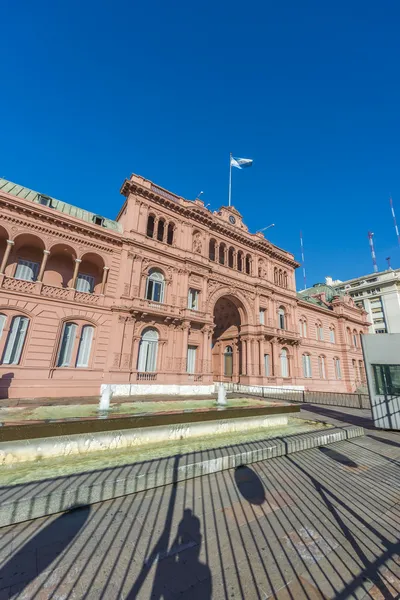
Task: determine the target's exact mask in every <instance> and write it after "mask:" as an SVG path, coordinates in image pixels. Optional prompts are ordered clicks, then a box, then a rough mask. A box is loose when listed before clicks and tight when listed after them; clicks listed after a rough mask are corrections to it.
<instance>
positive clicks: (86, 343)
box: [76, 325, 94, 368]
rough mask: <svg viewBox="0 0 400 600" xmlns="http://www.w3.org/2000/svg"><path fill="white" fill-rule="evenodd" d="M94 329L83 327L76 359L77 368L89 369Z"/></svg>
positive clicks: (90, 326)
mask: <svg viewBox="0 0 400 600" xmlns="http://www.w3.org/2000/svg"><path fill="white" fill-rule="evenodd" d="M93 332H94V327H92V325H84V326H83V327H82V333H81V339H80V341H79V348H78V356H77V359H76V366H77V367H80V368H82V367H88V366H89V358H90V351H91V349H92V341H93Z"/></svg>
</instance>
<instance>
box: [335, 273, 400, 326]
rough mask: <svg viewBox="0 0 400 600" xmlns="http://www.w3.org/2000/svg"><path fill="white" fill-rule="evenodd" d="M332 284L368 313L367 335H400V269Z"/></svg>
mask: <svg viewBox="0 0 400 600" xmlns="http://www.w3.org/2000/svg"><path fill="white" fill-rule="evenodd" d="M327 281H328V282H330V278H327ZM332 283H333V285H334V287H335V289H336V290H337V291H339V292H340V293H347V294H349V296H350V297H351V298H353V300H354V302H355V304H356V306H358V307H359V308H362V309H363V310H365V311H366V312H367V314H368V321H369V322H370V328H369V333H400V269H388V270H387V271H381V272H379V273H371V274H370V275H366V276H363V277H356V278H355V279H349V280H348V281H335V282H332Z"/></svg>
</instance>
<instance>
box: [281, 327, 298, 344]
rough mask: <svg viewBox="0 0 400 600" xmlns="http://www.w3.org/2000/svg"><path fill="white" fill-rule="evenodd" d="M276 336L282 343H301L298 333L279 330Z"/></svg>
mask: <svg viewBox="0 0 400 600" xmlns="http://www.w3.org/2000/svg"><path fill="white" fill-rule="evenodd" d="M276 336H277V338H278V341H279V342H281V343H289V344H298V343H299V342H300V334H299V333H298V332H297V331H290V330H288V329H279V328H278V329H277V330H276Z"/></svg>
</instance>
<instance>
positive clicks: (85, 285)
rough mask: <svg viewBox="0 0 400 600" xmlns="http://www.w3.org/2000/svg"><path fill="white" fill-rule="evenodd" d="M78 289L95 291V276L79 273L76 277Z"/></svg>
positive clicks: (90, 292) (88, 292) (87, 291)
mask: <svg viewBox="0 0 400 600" xmlns="http://www.w3.org/2000/svg"><path fill="white" fill-rule="evenodd" d="M76 291H77V292H86V293H87V294H92V293H93V291H94V277H92V275H85V274H84V273H79V274H78V277H77V279H76Z"/></svg>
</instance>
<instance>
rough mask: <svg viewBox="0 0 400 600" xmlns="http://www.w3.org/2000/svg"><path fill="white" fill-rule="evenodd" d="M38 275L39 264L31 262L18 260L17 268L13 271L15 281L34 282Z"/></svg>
mask: <svg viewBox="0 0 400 600" xmlns="http://www.w3.org/2000/svg"><path fill="white" fill-rule="evenodd" d="M38 273H39V263H37V262H32V261H31V260H23V259H22V258H19V259H18V264H17V268H16V270H15V275H14V277H15V279H23V280H24V281H36V278H37V276H38Z"/></svg>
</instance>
